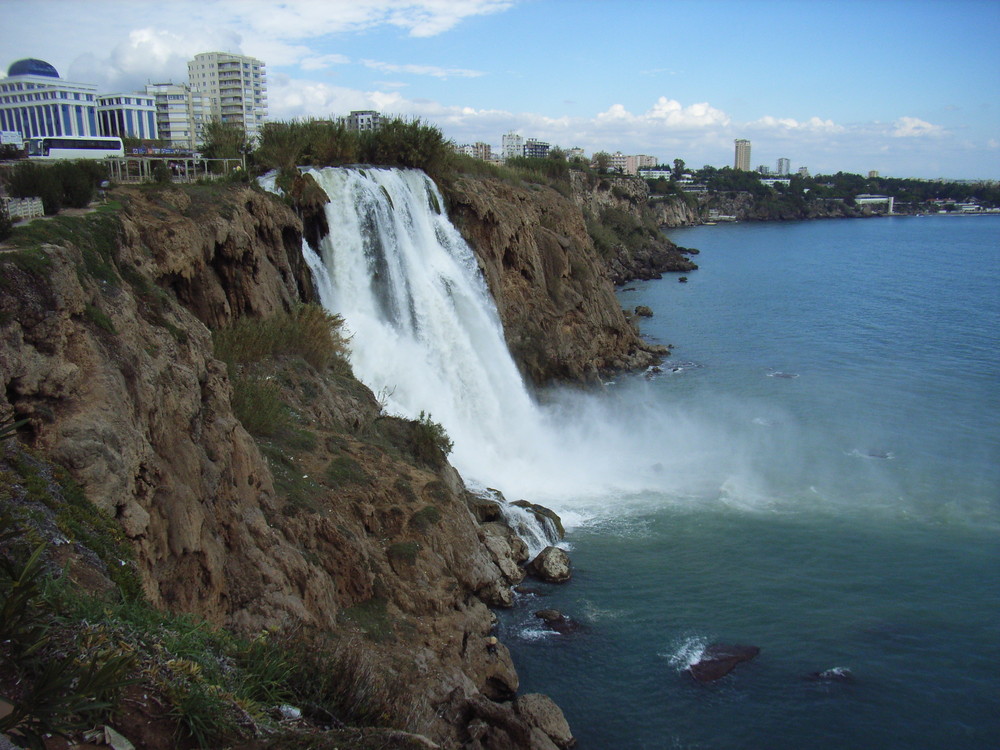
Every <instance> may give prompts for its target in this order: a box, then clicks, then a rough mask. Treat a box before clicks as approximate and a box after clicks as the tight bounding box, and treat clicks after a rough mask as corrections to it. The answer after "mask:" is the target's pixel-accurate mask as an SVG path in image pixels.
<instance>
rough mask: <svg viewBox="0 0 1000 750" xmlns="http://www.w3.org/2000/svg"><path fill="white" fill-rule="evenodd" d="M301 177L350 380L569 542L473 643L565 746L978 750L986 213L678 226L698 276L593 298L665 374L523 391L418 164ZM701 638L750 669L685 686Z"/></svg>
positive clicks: (984, 692)
mask: <svg viewBox="0 0 1000 750" xmlns="http://www.w3.org/2000/svg"><path fill="white" fill-rule="evenodd" d="M313 176H314V178H315V179H316V180H317V183H318V184H319V185H320V186H321V187H322V188H323V189H324V190H325V191H326V192H327V194H328V196H329V197H330V199H331V200H330V203H329V205H328V206H327V208H326V211H327V219H328V223H329V225H330V227H331V235H330V236H329V237H327V238H326V239H324V241H323V242H322V244H321V246H320V247H317V248H312V247H308V246H304V247H303V254H304V257H305V259H306V260H307V262H308V263H309V266H310V268H311V269H312V271H313V274H314V277H315V280H316V283H317V288H318V289H319V290H320V296H321V299H322V301H323V303H324V305H325V306H327V307H328V308H329V309H330V310H331V311H333V312H336V313H338V314H340V315H342V316H343V317H344V320H345V328H346V330H347V332H348V333H349V334H350V335H351V336H352V339H351V347H352V351H351V364H352V366H353V368H354V371H355V374H357V375H358V377H359V378H360V379H361V380H362V381H364V382H365V383H366V384H367V385H368V386H369V387H370V388H371V389H372V391H373V392H374V393H376V395H377V396H378V397H379V399H380V400H381V401H382V403H383V405H384V408H385V409H386V411H389V412H393V413H398V414H401V415H404V416H408V417H411V418H416V417H419V416H420V415H421V413H425V414H429V415H430V416H431V418H433V419H434V420H435V421H438V422H440V423H441V424H442V425H443V426H444V427H445V429H446V430H447V431H448V434H449V435H450V437H451V438H452V439H453V440H454V442H455V449H454V452H453V453H452V454H451V456H450V459H451V461H452V462H453V463H454V464H455V466H456V467H457V468H458V469H459V471H460V472H461V474H462V476H463V478H464V479H465V481H466V483H467V484H468V485H469V486H470V487H472V488H486V487H492V488H497V489H499V490H501V491H502V492H503V493H504V494H505V495H506V497H507V498H508V499H509V500H515V499H520V498H524V499H529V500H532V501H536V502H540V503H543V504H545V505H547V506H549V507H551V508H553V509H554V510H555V511H557V512H558V513H559V514H560V515H561V516H562V518H563V520H564V522H565V523H566V524H567V526H568V529H569V532H568V535H567V538H566V540H565V542H564V544H565V545H566V546H567V547H568V548H570V550H571V554H572V558H573V562H574V567H575V574H574V578H573V580H572V581H571V582H570V583H569V584H566V585H562V586H545V585H537V586H536V587H535V588H536V590H537V591H536V593H535V594H527V595H523V596H522V597H521V598H520V599H519V602H518V605H517V606H516V607H515V608H514V609H513V610H510V611H505V612H502V613H501V614H500V623H499V634H500V636H501V639H502V641H503V643H504V644H505V645H507V646H508V647H509V648H510V649H511V651H512V653H513V655H514V658H515V661H516V663H517V667H518V671H519V673H520V675H521V680H522V685H521V687H522V691H540V692H545V693H548V694H550V695H551V696H552V697H553V698H555V699H556V700H557V702H558V703H559V705H560V706H562V707H563V709H564V711H565V713H566V715H567V717H568V719H569V721H570V723H571V725H572V727H573V729H574V732H575V734H576V736H577V737H578V739H579V743H580V745H579V746H580V747H581V748H582V749H583V750H606V749H607V750H615V749H617V748H622V749H631V748H675V747H676V748H804V747H809V748H953V747H954V748H981V747H982V748H993V747H998V746H1000V741H998V740H1000V710H998V709H1000V326H998V322H1000V219H997V218H996V217H922V218H902V217H900V218H883V219H873V220H850V221H815V222H803V223H792V224H756V225H755V224H746V225H744V224H739V225H720V226H715V227H699V228H695V229H690V230H678V231H676V232H674V233H673V235H672V236H673V237H674V238H675V239H676V240H677V241H678V242H679V243H680V244H683V245H687V246H692V247H698V248H700V249H701V250H702V253H701V255H699V256H698V262H699V264H700V265H701V270H699V271H697V272H694V273H691V274H689V277H690V281H689V283H687V284H679V283H677V281H676V277H667V278H666V279H663V280H661V281H655V282H642V283H636V284H635V285H633V288H631V289H630V290H623V291H622V292H621V295H620V296H621V302H622V304H623V305H624V306H627V307H631V306H634V305H638V304H645V305H648V306H650V307H651V308H652V309H653V310H654V311H655V313H656V314H655V316H654V317H653V318H651V319H647V320H643V321H642V326H643V333H644V334H645V335H646V336H647V337H648V338H650V339H653V340H660V341H662V342H669V343H672V344H675V345H676V350H675V352H674V354H673V356H672V358H671V360H670V362H669V363H668V364H667V366H666V367H664V368H662V370H661V371H660V372H649V373H638V374H633V375H628V376H624V375H623V376H621V377H618V378H617V379H616V380H615V381H614V382H612V383H608V384H607V385H606V387H604V388H602V389H599V390H597V391H581V390H577V389H568V390H555V389H553V390H549V391H546V392H543V393H541V394H534V393H531V392H529V390H528V389H527V388H526V387H525V384H524V383H523V382H522V380H521V378H520V376H519V375H518V372H517V369H516V367H515V366H514V363H513V362H512V361H511V358H510V356H509V353H508V352H507V349H506V346H505V345H504V341H503V331H502V329H501V328H500V323H499V318H498V316H497V313H496V310H495V309H494V306H493V302H492V299H491V298H490V296H489V293H488V290H487V288H486V285H485V282H484V281H483V279H482V275H481V273H480V272H479V269H478V266H477V263H476V259H475V256H474V254H473V252H472V250H471V248H469V247H468V245H466V244H465V242H464V241H463V240H462V238H461V236H460V234H459V233H458V232H457V231H456V230H455V228H454V227H453V226H452V225H451V223H450V221H449V220H448V218H447V216H446V215H444V213H443V212H442V211H441V206H443V205H444V204H445V202H444V200H443V198H442V197H441V195H440V193H438V191H437V188H436V187H435V186H434V184H433V182H432V181H430V180H429V179H428V178H427V177H426V175H423V174H422V173H420V172H416V171H412V170H391V169H324V170H321V171H316V172H314V173H313ZM530 543H531V544H532V545H533V546H534V547H535V549H540V547H541V545H542V544H543V543H544V542H542V541H539V540H538V539H536V540H533V541H531V542H530ZM551 607H554V608H557V609H560V610H562V611H563V612H565V613H566V614H567V615H568V616H569V617H570V618H571V619H572V620H573V621H574V622H575V623H577V624H579V626H580V629H579V630H578V631H577V632H575V633H572V634H569V635H556V634H552V633H546V632H545V631H543V630H542V629H541V628H540V627H539V625H538V620H537V618H535V617H534V615H533V612H534V611H536V610H538V609H542V608H551ZM716 641H721V642H728V643H743V644H749V645H755V646H758V647H759V648H760V649H761V653H760V655H759V656H758V657H757V658H756V659H755V660H754V661H752V662H750V663H747V664H743V665H740V666H739V667H737V669H736V670H735V671H734V672H733V673H732V674H730V675H728V676H727V677H725V678H723V679H722V680H720V681H718V682H715V683H712V684H708V685H701V684H697V683H695V682H694V681H693V680H692V679H691V677H690V676H689V675H688V674H687V673H686V672H685V667H686V666H687V665H688V664H690V663H691V661H692V660H694V659H696V658H697V656H698V654H699V653H700V652H701V650H702V649H703V648H704V647H705V646H706V645H707V644H709V643H711V642H716ZM835 668H842V669H847V670H850V673H851V675H852V677H853V679H852V680H850V681H838V682H826V681H817V680H812V679H808V677H809V675H810V674H812V673H816V672H821V671H824V670H830V669H835Z"/></svg>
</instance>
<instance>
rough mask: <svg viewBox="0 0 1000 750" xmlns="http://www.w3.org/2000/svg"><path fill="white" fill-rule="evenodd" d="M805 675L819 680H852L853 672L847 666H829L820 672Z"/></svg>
mask: <svg viewBox="0 0 1000 750" xmlns="http://www.w3.org/2000/svg"><path fill="white" fill-rule="evenodd" d="M806 677H807V678H808V679H810V680H819V681H821V682H854V673H853V672H851V670H850V668H849V667H831V668H830V669H824V670H823V671H822V672H810V673H809V674H808V675H806Z"/></svg>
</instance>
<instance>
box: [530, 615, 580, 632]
mask: <svg viewBox="0 0 1000 750" xmlns="http://www.w3.org/2000/svg"><path fill="white" fill-rule="evenodd" d="M535 617H537V618H538V619H539V620H543V621H544V622H545V626H546V627H548V628H549V629H550V630H554V631H555V632H557V633H562V634H563V635H566V634H568V633H575V632H576V631H577V630H579V629H580V623H578V622H576V621H575V620H571V619H570V618H568V617H567V616H566V615H564V614H563V613H562V612H560V611H559V610H558V609H540V610H538V611H537V612H535Z"/></svg>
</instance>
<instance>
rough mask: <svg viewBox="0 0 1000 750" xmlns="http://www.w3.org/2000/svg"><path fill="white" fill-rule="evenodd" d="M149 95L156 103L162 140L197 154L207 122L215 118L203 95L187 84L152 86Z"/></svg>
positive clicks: (171, 145)
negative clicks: (212, 117) (195, 151)
mask: <svg viewBox="0 0 1000 750" xmlns="http://www.w3.org/2000/svg"><path fill="white" fill-rule="evenodd" d="M146 94H147V95H149V96H152V97H153V99H154V101H155V104H156V129H157V132H158V133H159V138H160V140H163V141H166V142H167V143H168V144H169V146H170V147H171V148H179V149H185V150H189V151H194V150H196V149H197V148H198V145H199V144H200V143H201V142H202V139H203V137H204V128H205V123H207V122H208V121H209V119H210V118H211V116H212V113H211V110H210V109H209V107H208V104H207V102H206V100H205V97H204V95H202V94H201V93H200V92H197V91H192V90H191V87H190V86H188V85H187V84H186V83H150V84H147V85H146Z"/></svg>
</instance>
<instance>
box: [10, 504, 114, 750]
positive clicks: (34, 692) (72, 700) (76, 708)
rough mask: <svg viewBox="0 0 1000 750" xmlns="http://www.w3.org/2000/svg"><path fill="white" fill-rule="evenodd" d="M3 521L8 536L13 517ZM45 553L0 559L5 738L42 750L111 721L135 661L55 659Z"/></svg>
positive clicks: (107, 655)
mask: <svg viewBox="0 0 1000 750" xmlns="http://www.w3.org/2000/svg"><path fill="white" fill-rule="evenodd" d="M2 520H3V523H4V535H6V532H7V530H8V529H9V524H10V519H9V516H6V515H5V516H4V518H3V519H2ZM44 553H45V545H44V544H40V545H38V546H37V547H36V548H35V549H34V551H33V552H32V553H31V555H30V556H29V557H28V559H27V560H26V561H24V562H23V563H19V562H17V561H16V560H13V559H11V558H9V557H6V556H2V557H0V669H2V674H3V675H4V676H5V677H6V678H7V679H6V680H5V681H4V686H5V687H8V686H9V687H10V688H11V689H10V690H9V691H7V692H5V693H4V694H2V695H0V698H2V699H3V700H4V701H5V702H6V703H8V704H9V705H10V706H11V710H10V712H9V713H8V714H7V715H6V716H4V717H3V718H0V732H4V733H5V734H7V735H8V736H10V737H12V738H13V739H15V740H16V741H17V742H19V743H21V744H22V745H25V746H27V747H30V748H33V749H36V748H37V749H39V750H40V749H41V748H44V746H45V741H44V737H45V736H46V735H49V734H58V735H66V734H67V733H68V732H70V731H72V730H74V729H80V728H83V727H87V726H92V725H93V724H94V723H95V721H97V720H98V719H99V718H100V717H101V716H103V715H105V714H106V713H108V711H110V710H111V709H112V708H113V707H114V705H115V703H116V699H117V695H118V693H119V692H120V691H121V689H122V688H123V687H125V685H127V684H128V683H129V682H130V680H128V679H127V674H128V672H129V670H130V669H131V667H132V657H131V656H130V655H127V654H122V653H117V652H116V651H115V650H114V649H105V650H102V651H99V652H97V653H94V654H91V655H89V656H88V655H86V654H79V655H77V656H75V657H72V658H65V657H63V658H56V656H55V655H54V653H53V650H54V649H56V646H55V644H54V642H53V636H52V630H53V626H54V623H53V621H52V614H51V612H50V611H49V608H48V606H47V604H46V603H45V602H44V601H43V600H42V585H41V584H42V580H43V574H44V568H43V556H44Z"/></svg>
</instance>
